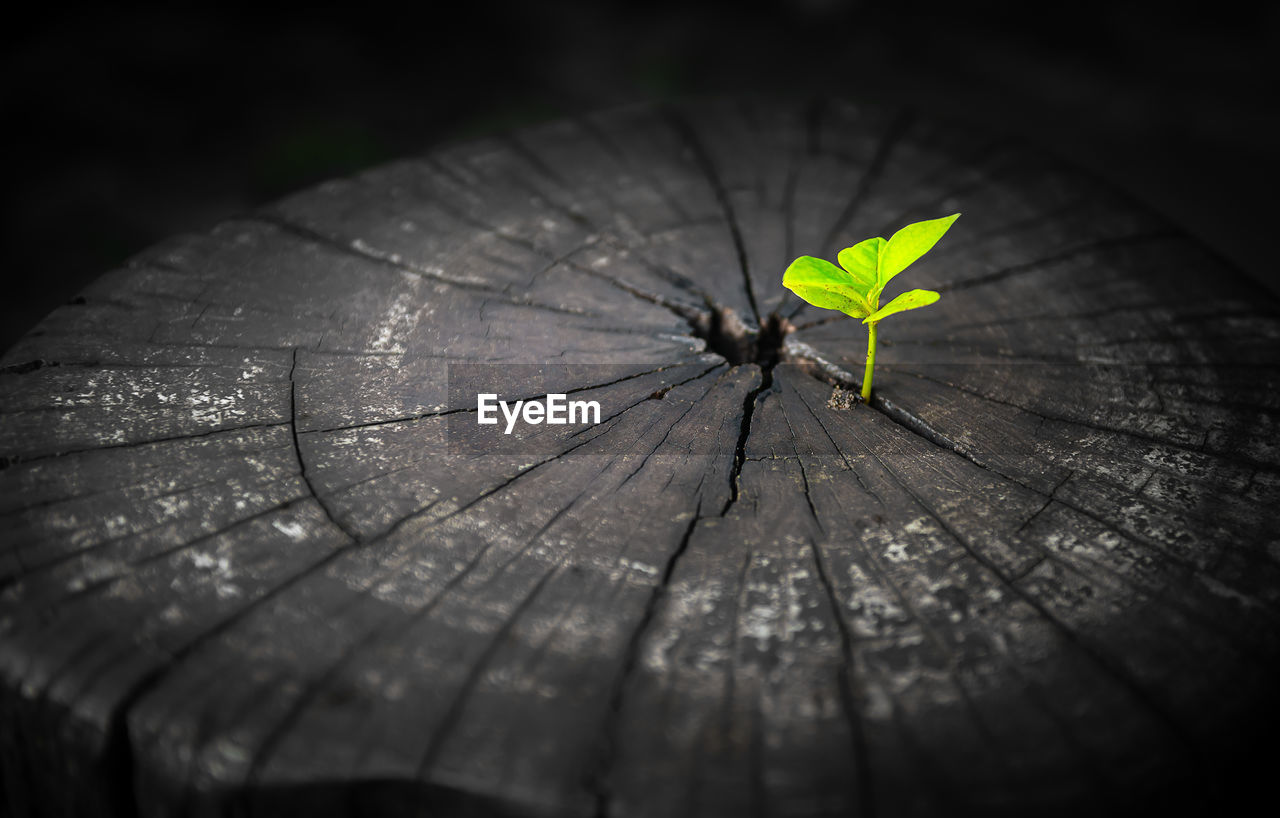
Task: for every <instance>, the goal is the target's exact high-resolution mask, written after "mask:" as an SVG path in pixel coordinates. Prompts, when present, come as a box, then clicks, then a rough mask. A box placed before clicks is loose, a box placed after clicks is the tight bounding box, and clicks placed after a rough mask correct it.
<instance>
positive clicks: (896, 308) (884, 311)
mask: <svg viewBox="0 0 1280 818" xmlns="http://www.w3.org/2000/svg"><path fill="white" fill-rule="evenodd" d="M939 298H941V296H939V295H938V294H937V293H935V292H934V291H933V290H907V291H906V292H905V293H903V294H902V295H900V296H898V297H897V298H895V299H893V300H892V301H890V302H889V303H888V304H885V305H884V306H883V307H881V308H880V309H878V310H876V311H875V312H873V313H871V314H870V315H868V316H867V317H866V318H864V319H862V323H864V324H870V323H871V322H873V321H879V320H880V319H881V318H884V317H885V316H887V315H893V314H894V313H895V312H904V311H906V310H914V309H918V308H920V307H927V306H929V305H930V304H932V303H933V302H935V301H937V300H938V299H939Z"/></svg>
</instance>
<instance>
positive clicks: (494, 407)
mask: <svg viewBox="0 0 1280 818" xmlns="http://www.w3.org/2000/svg"><path fill="white" fill-rule="evenodd" d="M568 397H569V396H568V395H565V394H563V393H552V394H548V395H547V396H546V398H544V399H543V400H542V401H536V400H528V401H525V400H517V401H510V402H508V401H505V400H498V396H497V395H496V394H492V393H487V392H482V393H480V394H478V395H476V423H478V424H480V425H481V426H496V425H497V423H498V410H499V409H501V410H502V415H503V417H505V418H506V421H507V425H506V428H505V429H504V430H503V432H502V433H503V434H504V435H509V434H511V432H512V430H513V429H515V428H516V421H517V420H523V421H524V422H525V423H528V424H530V425H534V426H536V425H538V424H539V423H547V424H552V425H565V424H582V425H587V424H596V423H599V422H600V403H599V401H594V400H569V399H568Z"/></svg>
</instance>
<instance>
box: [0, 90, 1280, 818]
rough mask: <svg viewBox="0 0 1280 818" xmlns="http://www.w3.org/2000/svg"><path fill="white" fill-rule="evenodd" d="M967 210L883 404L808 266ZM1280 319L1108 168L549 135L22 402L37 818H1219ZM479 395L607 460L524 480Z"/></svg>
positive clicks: (683, 137)
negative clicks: (804, 283) (1182, 815)
mask: <svg viewBox="0 0 1280 818" xmlns="http://www.w3.org/2000/svg"><path fill="white" fill-rule="evenodd" d="M955 211H962V212H963V214H964V215H963V216H962V218H961V219H960V221H959V222H957V224H956V226H955V228H953V230H952V231H951V233H950V234H949V235H948V236H947V237H946V238H945V239H944V240H943V241H942V243H941V244H940V245H939V246H938V247H937V248H936V249H935V250H934V251H933V252H932V253H930V254H929V255H928V256H926V257H925V258H924V259H923V260H922V261H921V262H919V263H918V264H916V265H915V266H914V267H913V268H912V269H911V270H909V271H908V272H907V274H906V275H905V276H903V277H902V278H901V279H899V281H901V282H903V283H905V285H906V287H908V288H909V287H928V288H933V289H937V290H940V291H941V292H942V293H943V297H942V300H941V301H940V302H939V303H938V304H937V305H935V306H934V307H931V308H930V309H929V310H927V311H924V312H920V313H914V314H909V315H907V316H904V317H901V318H895V319H893V320H891V321H889V322H887V323H886V324H885V325H884V327H883V332H882V336H883V340H882V342H881V344H882V347H881V350H880V366H879V369H878V373H877V378H876V390H877V391H876V396H875V397H874V399H873V401H872V404H871V405H870V406H867V405H862V404H859V403H857V402H856V401H854V400H853V399H852V393H853V392H855V391H856V390H857V386H858V380H859V377H858V373H860V372H861V366H862V358H863V354H864V345H865V332H864V328H863V327H862V326H861V325H860V324H859V323H858V322H856V321H852V320H847V319H844V318H843V317H839V316H837V317H834V318H833V315H834V314H833V313H830V312H827V311H822V310H817V309H814V308H812V307H808V306H806V305H804V304H802V303H800V302H799V301H798V300H796V299H795V298H794V297H793V296H791V295H790V294H789V293H787V292H786V291H785V290H783V289H782V287H781V278H782V271H783V270H784V268H785V267H786V265H787V263H788V262H789V261H790V260H791V259H792V258H794V257H795V256H798V255H802V254H809V255H818V256H823V257H826V258H834V256H835V253H836V251H837V250H838V249H839V248H840V247H844V246H847V245H849V244H852V243H853V242H855V241H856V240H859V239H862V238H866V237H868V236H872V235H881V236H888V235H890V234H891V233H892V232H893V231H894V230H895V229H897V228H898V227H900V226H902V225H903V224H906V223H908V222H911V221H917V220H920V219H924V218H932V217H937V216H941V215H945V214H948V213H951V212H955ZM899 289H901V287H899ZM891 294H892V293H891ZM1277 315H1278V313H1277V309H1276V305H1275V303H1274V302H1273V301H1272V300H1271V299H1270V298H1269V297H1268V296H1266V295H1264V293H1263V292H1262V291H1261V290H1260V289H1259V288H1258V287H1257V286H1256V285H1254V284H1253V283H1251V282H1250V281H1248V280H1246V279H1245V278H1244V277H1243V276H1241V275H1240V274H1239V273H1237V272H1236V271H1235V270H1233V269H1231V268H1229V267H1227V266H1226V265H1224V263H1223V262H1222V261H1220V260H1219V259H1218V258H1216V257H1215V256H1214V255H1213V254H1212V253H1211V252H1210V251H1209V250H1207V249H1206V248H1204V247H1202V246H1200V245H1199V244H1197V243H1196V242H1195V241H1193V240H1191V239H1189V238H1188V237H1187V236H1186V235H1184V234H1183V233H1181V232H1179V231H1178V230H1176V229H1173V228H1172V227H1170V226H1169V225H1168V224H1167V223H1165V222H1164V221H1162V220H1161V219H1160V218H1158V217H1157V216H1156V215H1154V214H1153V213H1151V212H1150V211H1148V210H1147V209H1145V208H1143V207H1140V206H1138V205H1136V204H1135V203H1133V202H1132V201H1129V200H1127V199H1126V198H1125V197H1124V196H1122V195H1120V194H1118V193H1117V192H1116V191H1114V190H1111V189H1109V188H1107V187H1106V186H1105V185H1103V184H1100V183H1099V182H1097V181H1096V180H1091V179H1088V178H1086V177H1085V176H1084V175H1083V174H1082V173H1081V172H1080V171H1079V170H1078V169H1075V168H1072V167H1069V166H1065V165H1063V164H1062V163H1061V162H1059V161H1056V160H1054V159H1052V158H1049V157H1047V156H1046V155H1044V154H1043V153H1041V152H1039V151H1037V150H1035V149H1033V148H1031V147H1028V146H1026V145H1023V144H1019V143H1016V142H1013V141H1011V140H1008V139H1002V138H997V137H991V136H987V135H984V134H980V133H975V132H972V131H969V130H964V129H960V128H957V127H955V126H954V125H951V124H938V123H932V122H929V121H927V120H925V119H921V118H918V117H915V116H913V115H912V114H911V113H910V112H904V111H896V110H882V109H874V108H864V107H859V106H853V105H849V104H844V103H838V102H822V103H815V104H803V105H800V104H795V105H792V104H781V103H765V102H758V101H743V100H722V101H711V102H704V103H699V104H696V105H687V106H674V107H651V106H643V107H636V108H629V109H623V110H618V111H611V112H607V113H603V114H599V115H593V116H588V117H583V118H579V119H572V120H566V121H561V122H556V123H553V124H548V125H543V126H539V127H534V128H530V129H527V130H524V131H521V132H518V133H515V134H513V135H511V136H508V137H502V138H495V139H490V140H485V141H479V142H474V143H470V144H466V145H461V146H457V147H453V148H449V149H445V150H441V151H438V152H436V153H433V154H432V155H430V156H426V157H422V158H413V159H409V160H406V161H402V162H399V163H397V164H394V165H391V166H387V167H382V168H379V169H376V170H373V171H370V172H367V173H364V174H362V175H360V176H357V177H355V178H352V179H348V180H343V181H337V182H332V183H329V184H325V185H322V186H320V187H318V188H316V189H314V190H310V191H307V192H305V193H302V194H299V195H297V196H294V197H292V198H289V199H286V200H284V201H282V202H279V203H278V204H276V205H274V206H271V207H268V208H266V209H265V210H263V211H262V212H261V213H257V214H255V215H252V216H248V217H245V218H242V219H236V220H233V221H229V222H226V223H224V224H222V225H220V226H219V227H217V228H216V229H214V230H213V231H211V232H210V233H208V234H203V235H190V236H182V237H179V238H176V239H174V240H172V241H170V242H168V243H166V244H164V245H162V246H159V247H156V248H153V249H151V250H149V251H147V252H145V253H143V254H142V255H140V256H139V257H137V258H136V259H134V260H133V261H132V262H130V263H129V265H128V266H127V267H126V268H125V269H121V270H117V271H115V272H112V273H109V274H108V275H106V276H104V277H102V278H101V279H100V280H99V281H98V282H97V283H96V284H95V285H94V286H92V287H91V288H90V289H89V290H87V291H86V292H85V293H83V295H82V296H80V297H77V298H76V299H74V300H73V301H72V302H71V303H69V304H67V305H65V306H64V307H62V308H60V309H58V310H57V311H55V312H54V313H53V314H52V315H50V316H49V317H48V318H47V319H46V320H45V321H44V322H43V323H42V324H41V325H40V326H39V327H38V328H37V329H36V330H35V331H33V332H32V333H31V334H30V335H29V336H27V337H26V338H24V339H23V340H22V341H21V342H20V343H19V344H18V345H17V346H16V347H15V348H13V349H11V350H10V351H9V352H8V353H7V355H6V356H5V357H4V358H3V360H2V361H0V363H2V364H3V374H0V383H2V384H3V386H2V387H0V410H2V411H3V415H2V416H0V454H3V456H4V461H3V466H4V468H3V470H2V471H0V514H3V518H4V523H3V542H2V550H0V588H2V591H0V677H2V679H3V685H2V691H0V703H2V704H0V706H2V708H3V710H2V712H3V725H4V729H3V731H2V732H0V745H2V746H0V750H2V752H3V771H4V777H3V798H4V799H5V800H6V801H7V804H8V806H9V809H10V811H11V812H12V813H13V814H15V815H46V814H69V813H79V814H110V815H120V816H124V815H134V814H142V815H170V814H178V813H184V814H185V813H193V814H201V815H208V814H223V813H226V814H237V815H271V814H298V815H312V816H318V815H338V814H342V815H370V814H386V815H399V814H406V815H407V814H414V815H417V814H425V815H549V816H574V815H582V816H591V815H595V816H638V815H644V816H648V815H653V816H670V815H696V816H717V815H724V816H743V815H775V814H776V815H848V814H857V815H880V816H898V815H933V814H954V813H956V812H969V811H972V812H981V813H983V814H988V815H989V814H1004V813H1008V814H1017V815H1027V814H1036V813H1044V812H1046V811H1047V812H1049V813H1053V814H1056V813H1058V812H1068V811H1073V810H1074V811H1078V810H1083V809H1089V810H1093V811H1094V812H1110V811H1113V810H1119V809H1122V808H1127V807H1132V806H1134V805H1135V804H1150V803H1153V801H1152V799H1156V800H1160V799H1164V800H1166V801H1167V802H1168V803H1173V804H1177V803H1183V804H1201V803H1211V802H1210V801H1206V800H1204V799H1211V798H1215V797H1218V796H1219V795H1220V794H1221V788H1222V787H1225V786H1229V785H1227V784H1223V783H1222V782H1223V781H1225V780H1227V779H1225V778H1224V777H1223V776H1225V775H1226V773H1227V772H1228V770H1229V768H1230V765H1232V764H1235V763H1238V762H1239V760H1240V759H1241V758H1243V757H1244V752H1243V748H1246V747H1248V746H1250V745H1249V739H1250V737H1251V736H1253V735H1254V734H1255V733H1261V732H1262V731H1265V730H1266V729H1267V728H1269V727H1270V726H1271V724H1272V722H1271V721H1270V719H1271V716H1272V705H1271V703H1272V700H1273V699H1274V685H1275V682H1276V676H1275V675H1274V673H1273V663H1274V660H1275V658H1276V656H1277V649H1278V647H1280V629H1278V628H1277V625H1278V624H1280V534H1278V533H1277V529H1276V526H1275V524H1274V523H1273V522H1272V520H1271V517H1270V516H1269V514H1267V513H1266V511H1265V509H1267V508H1275V507H1276V504H1277V501H1280V448H1278V447H1277V436H1276V431H1277V430H1276V417H1277V411H1278V407H1280V397H1278V395H1280V392H1278V390H1277V386H1278V385H1280V366H1278V363H1277V356H1276V349H1277V339H1280V321H1278V320H1277ZM477 392H490V393H495V394H498V395H499V396H501V397H502V398H504V399H508V398H525V399H534V398H538V397H540V396H541V395H542V394H544V393H546V392H562V393H566V394H570V393H571V394H572V395H573V396H574V397H581V398H582V399H584V400H586V399H591V400H595V401H597V402H598V403H599V405H600V406H601V412H602V415H603V417H602V418H601V422H600V423H599V424H597V425H589V426H583V425H578V426H572V425H570V426H550V425H542V426H537V427H528V429H529V430H532V431H528V430H522V431H519V432H517V433H514V434H512V435H509V436H508V435H504V434H503V433H502V429H501V428H500V427H488V426H480V425H479V424H477V422H476V420H477V412H476V409H477V406H476V401H477V398H476V394H477ZM1196 799H1200V800H1196Z"/></svg>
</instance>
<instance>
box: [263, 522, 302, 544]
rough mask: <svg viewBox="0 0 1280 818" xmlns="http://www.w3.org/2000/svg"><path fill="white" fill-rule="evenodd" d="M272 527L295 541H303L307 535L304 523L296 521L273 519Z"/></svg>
mask: <svg viewBox="0 0 1280 818" xmlns="http://www.w3.org/2000/svg"><path fill="white" fill-rule="evenodd" d="M271 527H272V528H274V529H275V530H276V531H279V532H280V533H281V534H283V535H285V536H286V537H288V538H289V539H291V540H293V541H294V542H302V541H303V540H304V539H306V537H307V530H306V528H305V527H303V525H302V523H299V522H296V521H291V522H285V521H284V520H272V521H271Z"/></svg>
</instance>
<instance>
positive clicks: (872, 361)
mask: <svg viewBox="0 0 1280 818" xmlns="http://www.w3.org/2000/svg"><path fill="white" fill-rule="evenodd" d="M878 323H880V322H879V321H872V322H871V323H870V324H867V371H866V372H865V373H863V375H862V402H863V403H871V374H872V373H873V372H874V371H875V368H876V324H878Z"/></svg>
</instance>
